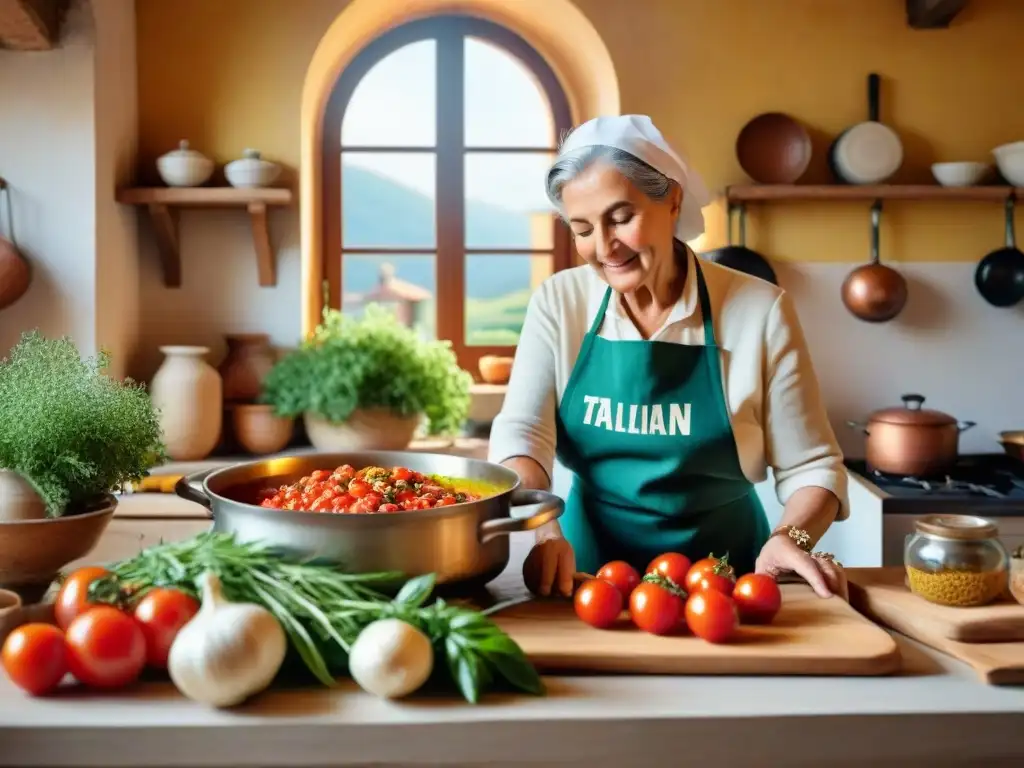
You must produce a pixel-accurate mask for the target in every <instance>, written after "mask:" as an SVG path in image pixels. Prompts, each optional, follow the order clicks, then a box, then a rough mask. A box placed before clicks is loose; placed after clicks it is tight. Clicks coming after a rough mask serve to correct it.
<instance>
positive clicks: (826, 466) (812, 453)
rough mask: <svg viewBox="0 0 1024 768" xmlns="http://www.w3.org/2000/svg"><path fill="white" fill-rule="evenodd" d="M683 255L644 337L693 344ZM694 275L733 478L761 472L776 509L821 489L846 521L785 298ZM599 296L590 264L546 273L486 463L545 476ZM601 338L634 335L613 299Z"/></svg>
mask: <svg viewBox="0 0 1024 768" xmlns="http://www.w3.org/2000/svg"><path fill="white" fill-rule="evenodd" d="M694 259H695V256H694V255H693V253H692V251H691V252H689V254H688V260H689V264H688V269H687V278H686V284H685V285H684V287H683V292H682V295H681V296H680V299H679V301H678V303H677V304H676V306H675V307H674V308H673V309H672V311H671V313H670V314H669V316H668V319H667V320H666V321H665V324H664V325H663V326H662V327H661V329H659V330H658V331H657V333H655V334H654V335H653V336H652V337H651V340H652V341H654V340H657V341H663V342H670V343H674V344H689V345H700V344H703V343H704V331H703V324H702V322H703V321H702V318H701V311H700V304H699V301H698V298H697V281H696V279H695V278H694V263H693V262H694ZM701 270H702V271H703V274H704V280H705V282H706V283H707V288H708V295H709V297H710V299H711V308H712V314H713V317H712V320H713V322H714V327H715V335H716V337H717V341H718V344H719V346H720V347H721V349H722V353H721V360H722V381H723V387H724V390H725V400H726V403H727V406H728V411H729V417H730V420H731V423H732V430H733V435H734V436H735V438H736V445H737V449H738V454H739V461H740V466H741V468H742V470H743V474H744V475H745V476H746V477H747V478H748V479H749V480H750V481H751V482H752V483H758V482H761V481H763V480H765V479H766V478H767V471H766V470H767V467H769V466H771V467H772V470H773V475H774V478H775V485H776V493H777V494H778V498H779V501H780V502H781V503H782V504H785V503H786V501H787V500H788V499H789V497H790V496H792V495H793V494H794V493H795V492H796V491H797V490H798V489H800V488H804V487H807V486H819V487H821V488H826V489H828V490H829V491H831V492H832V493H834V494H835V495H836V497H837V498H838V499H839V501H840V511H839V515H838V516H837V518H836V519H837V520H844V519H846V518H847V517H848V516H849V501H848V499H847V490H846V487H847V476H846V469H845V467H844V466H843V455H842V452H841V451H840V448H839V443H838V442H837V440H836V436H835V432H834V431H833V429H832V426H831V424H829V421H828V415H827V413H826V412H825V407H824V404H823V403H822V398H821V393H820V391H819V389H818V380H817V377H816V375H815V373H814V368H813V366H812V364H811V358H810V355H809V354H808V351H807V344H806V342H805V340H804V335H803V331H802V330H801V327H800V322H799V319H798V317H797V314H796V309H795V308H794V306H793V302H792V300H791V299H790V298H789V296H788V295H787V294H786V292H785V291H783V290H782V289H780V288H778V287H776V286H774V285H771V284H770V283H767V282H765V281H763V280H759V279H757V278H755V277H751V276H749V275H746V274H743V273H741V272H737V271H735V270H732V269H728V268H726V267H721V266H719V265H717V264H713V263H709V262H707V261H704V260H702V261H701ZM606 289H607V284H606V283H605V282H603V281H602V280H601V279H600V278H599V277H598V275H597V274H596V273H595V272H594V270H593V268H591V267H590V266H581V267H576V268H573V269H567V270H563V271H561V272H558V273H556V274H555V275H553V276H552V277H550V278H548V279H547V280H545V281H544V283H542V284H541V286H540V287H539V288H538V289H537V290H536V291H535V292H534V294H533V297H532V298H531V300H530V304H529V307H528V308H527V311H526V318H525V321H524V323H523V330H522V335H521V336H520V340H519V346H518V348H517V350H516V355H515V363H514V364H513V366H512V377H511V379H510V381H509V384H508V391H507V392H506V394H505V401H504V405H503V406H502V409H501V413H500V414H499V415H498V416H497V417H496V418H495V419H494V423H493V425H492V426H491V434H490V449H489V458H490V460H491V461H493V462H499V463H500V462H502V461H505V460H506V459H510V458H512V457H515V456H528V457H530V458H532V459H534V460H535V461H537V462H538V463H539V464H540V465H541V466H542V467H543V468H544V470H545V471H546V472H547V473H548V477H551V475H552V470H553V466H554V461H555V410H556V408H557V406H558V403H559V402H561V399H562V393H563V392H564V391H565V387H566V384H567V383H568V381H569V375H570V374H571V373H572V369H573V365H574V364H575V362H576V358H577V356H578V354H579V351H580V346H581V344H582V342H583V337H584V335H585V334H586V332H587V330H589V328H590V325H591V324H592V322H593V320H594V317H596V315H597V312H598V309H599V307H600V304H601V299H602V298H603V296H604V292H605V290H606ZM600 335H601V337H602V338H605V339H609V340H613V341H617V340H634V341H635V340H641V339H642V337H641V335H640V333H639V331H638V330H637V329H636V326H635V325H634V324H633V322H632V321H631V320H630V319H629V317H628V316H626V314H625V313H624V311H623V310H622V305H621V303H620V297H619V296H618V295H616V296H613V297H612V301H611V302H610V303H609V304H608V311H607V313H606V314H605V320H604V323H602V326H601V330H600Z"/></svg>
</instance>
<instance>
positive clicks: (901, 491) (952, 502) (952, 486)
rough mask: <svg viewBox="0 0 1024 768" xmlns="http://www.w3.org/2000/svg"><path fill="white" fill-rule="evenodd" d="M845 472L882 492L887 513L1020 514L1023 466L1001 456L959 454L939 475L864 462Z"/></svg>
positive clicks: (1023, 510)
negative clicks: (896, 470)
mask: <svg viewBox="0 0 1024 768" xmlns="http://www.w3.org/2000/svg"><path fill="white" fill-rule="evenodd" d="M846 467H847V469H849V470H850V472H853V473H855V474H858V475H860V476H861V477H863V478H865V479H866V480H868V481H869V482H871V483H873V484H874V485H875V486H876V487H877V488H878V489H879V490H881V491H882V492H883V493H885V494H886V498H885V499H884V500H883V509H884V510H885V511H887V512H888V511H907V512H921V513H925V512H928V511H932V512H953V511H955V512H964V511H968V510H970V509H971V508H977V509H978V511H979V512H981V513H983V514H986V515H1001V514H1002V515H1024V463H1021V462H1020V461H1017V460H1016V459H1013V458H1011V457H1009V456H1007V455H1005V454H1002V453H993V454H976V455H967V456H961V457H960V460H959V461H958V462H957V464H956V466H955V467H953V468H952V469H951V470H950V471H949V472H948V473H946V474H945V475H941V476H938V477H908V476H903V475H892V474H887V473H884V472H879V471H877V470H874V469H872V468H870V467H869V466H868V465H867V463H866V462H865V461H863V460H848V461H847V462H846Z"/></svg>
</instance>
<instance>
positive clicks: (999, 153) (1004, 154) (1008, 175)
mask: <svg viewBox="0 0 1024 768" xmlns="http://www.w3.org/2000/svg"><path fill="white" fill-rule="evenodd" d="M992 155H993V156H994V157H995V159H996V165H997V166H998V167H999V173H1001V174H1002V175H1003V178H1004V179H1006V180H1007V181H1008V182H1010V183H1011V184H1013V186H1015V187H1024V141H1014V142H1011V143H1010V144H1003V145H1002V146H999V147H996V148H995V149H993V150H992Z"/></svg>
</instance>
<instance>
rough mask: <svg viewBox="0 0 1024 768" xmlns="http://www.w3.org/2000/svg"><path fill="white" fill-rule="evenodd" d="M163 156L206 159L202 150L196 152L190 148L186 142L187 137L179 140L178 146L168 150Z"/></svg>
mask: <svg viewBox="0 0 1024 768" xmlns="http://www.w3.org/2000/svg"><path fill="white" fill-rule="evenodd" d="M164 157H196V158H199V159H201V160H205V159H206V155H204V154H203V153H202V152H197V151H196V150H194V149H192V148H191V145H190V144H189V143H188V139H182V140H181V141H179V142H178V148H177V149H172V150H171V151H170V152H168V153H167V154H165V155H164Z"/></svg>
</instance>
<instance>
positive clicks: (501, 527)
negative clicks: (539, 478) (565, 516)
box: [479, 488, 565, 544]
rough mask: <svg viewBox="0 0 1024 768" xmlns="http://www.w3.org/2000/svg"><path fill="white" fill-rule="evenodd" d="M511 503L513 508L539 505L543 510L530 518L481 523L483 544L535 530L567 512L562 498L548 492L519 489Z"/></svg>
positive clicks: (503, 518) (499, 519)
mask: <svg viewBox="0 0 1024 768" xmlns="http://www.w3.org/2000/svg"><path fill="white" fill-rule="evenodd" d="M509 503H510V506H513V507H531V506H534V505H537V504H539V505H540V507H541V508H540V509H539V510H537V511H536V512H534V513H533V514H532V515H530V516H529V517H499V518H496V519H494V520H484V521H483V522H482V523H480V529H479V534H480V543H481V544H486V543H487V542H488V541H490V540H491V539H493V538H495V537H496V536H507V535H508V534H510V533H520V532H522V531H532V530H535V529H537V528H540V527H541V526H542V525H544V524H545V523H550V522H551V521H552V520H556V519H558V518H559V517H561V516H562V513H563V512H564V511H565V502H564V501H563V500H562V498H561V497H560V496H556V495H555V494H553V493H549V492H548V491H537V490H532V489H527V488H517V489H516V490H514V491H512V494H511V497H510V501H509Z"/></svg>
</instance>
